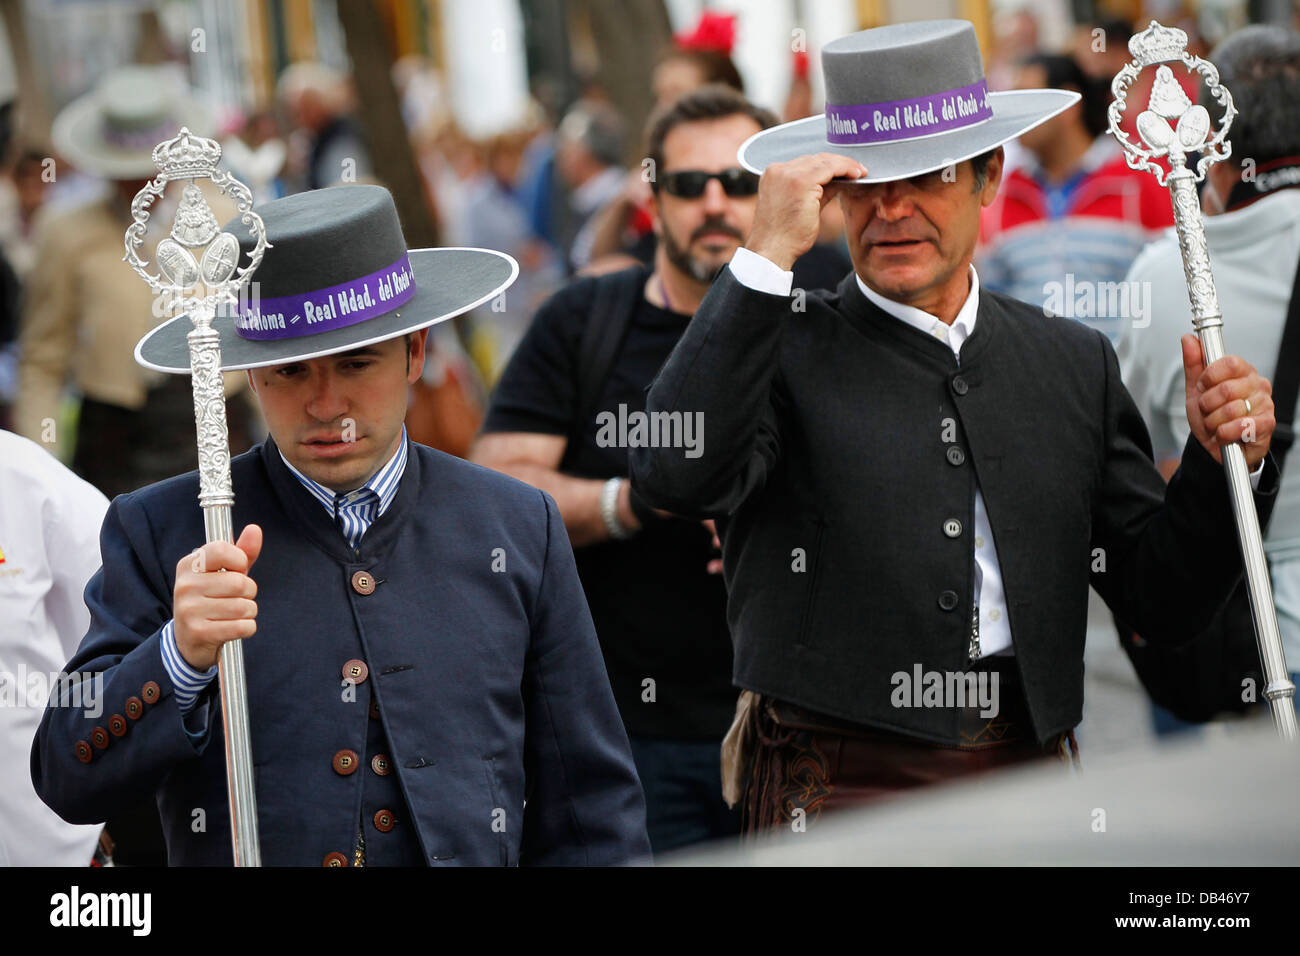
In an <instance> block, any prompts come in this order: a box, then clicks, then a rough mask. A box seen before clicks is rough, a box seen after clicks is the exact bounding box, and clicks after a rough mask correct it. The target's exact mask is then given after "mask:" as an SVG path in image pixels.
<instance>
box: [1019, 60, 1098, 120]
mask: <svg viewBox="0 0 1300 956" xmlns="http://www.w3.org/2000/svg"><path fill="white" fill-rule="evenodd" d="M1020 66H1022V67H1024V66H1040V67H1042V68H1043V72H1044V73H1045V74H1046V75H1047V76H1046V83H1047V86H1049V87H1050V88H1052V89H1054V90H1061V89H1072V90H1077V91H1078V92H1079V93H1080V94H1081V95H1082V96H1083V103H1082V105H1083V125H1084V128H1086V129H1087V130H1088V135H1089V136H1091V137H1093V138H1094V139H1095V138H1097V137H1098V136H1100V135H1101V134H1102V133H1104V132H1106V126H1107V119H1106V109H1107V107H1109V106H1110V94H1109V92H1108V90H1107V88H1106V87H1105V85H1104V84H1103V83H1102V82H1101V81H1098V80H1094V79H1092V78H1091V77H1090V76H1088V74H1087V73H1084V72H1083V70H1082V68H1081V67H1080V66H1079V64H1078V63H1077V62H1076V61H1075V59H1074V58H1073V57H1069V56H1061V55H1059V54H1055V53H1035V54H1033V55H1032V56H1027V57H1025V58H1024V59H1023V60H1021V61H1020Z"/></svg>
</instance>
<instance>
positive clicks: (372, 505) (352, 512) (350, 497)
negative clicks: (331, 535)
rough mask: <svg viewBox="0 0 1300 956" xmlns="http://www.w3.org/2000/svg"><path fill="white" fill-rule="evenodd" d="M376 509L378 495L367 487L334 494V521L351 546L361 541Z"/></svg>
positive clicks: (372, 521) (377, 507)
mask: <svg viewBox="0 0 1300 956" xmlns="http://www.w3.org/2000/svg"><path fill="white" fill-rule="evenodd" d="M378 510H379V496H378V495H377V494H375V493H374V492H373V491H371V490H370V489H369V488H358V489H356V490H355V491H349V492H347V493H345V494H335V495H334V523H335V524H336V525H338V528H339V530H340V531H342V532H343V537H345V538H347V539H348V544H349V545H351V546H352V547H353V548H355V547H356V546H357V545H358V544H360V543H361V536H362V535H364V534H365V533H366V530H367V529H368V528H369V527H370V525H371V524H372V523H374V520H375V514H376V512H378Z"/></svg>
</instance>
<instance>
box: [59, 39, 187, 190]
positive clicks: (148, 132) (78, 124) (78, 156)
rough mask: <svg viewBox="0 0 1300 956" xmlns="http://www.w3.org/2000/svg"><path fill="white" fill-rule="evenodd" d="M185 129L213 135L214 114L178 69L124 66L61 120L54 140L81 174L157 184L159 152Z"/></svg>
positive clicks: (171, 66)
mask: <svg viewBox="0 0 1300 956" xmlns="http://www.w3.org/2000/svg"><path fill="white" fill-rule="evenodd" d="M182 126H185V127H187V128H189V129H191V130H193V131H194V132H195V133H198V134H200V135H205V136H206V135H208V134H209V133H211V132H213V129H212V127H213V121H212V111H211V110H209V109H208V108H207V107H206V106H205V105H204V104H203V103H202V102H200V101H199V100H197V99H196V98H195V97H194V96H193V94H192V93H191V91H190V89H189V85H188V84H187V83H186V82H185V77H184V74H183V73H182V72H181V70H180V68H179V67H177V66H176V65H175V64H161V65H154V66H146V65H133V66H124V67H121V68H119V69H116V70H113V71H112V72H110V73H107V74H105V76H104V77H103V79H101V80H100V82H99V83H98V84H97V85H96V87H95V89H93V90H92V91H91V92H89V93H87V94H85V95H84V96H81V97H79V98H77V99H75V100H73V101H72V102H71V103H69V104H68V105H67V106H65V107H64V108H63V109H62V110H61V111H60V112H59V115H58V116H56V117H55V119H54V124H53V125H52V126H51V127H50V138H51V140H53V143H54V148H55V149H56V150H57V151H58V152H59V154H60V155H61V156H62V157H63V158H64V159H66V160H67V161H68V162H69V163H72V164H73V165H74V166H76V167H77V168H78V169H80V170H82V171H84V172H88V173H93V174H95V175H98V176H103V177H105V178H107V179H120V180H131V179H151V178H152V177H153V176H154V175H155V174H156V173H157V170H156V169H155V168H154V164H153V148H154V145H155V144H156V143H158V142H159V141H160V140H164V139H168V138H169V137H171V136H172V135H174V134H175V132H176V130H177V129H179V128H180V127H182Z"/></svg>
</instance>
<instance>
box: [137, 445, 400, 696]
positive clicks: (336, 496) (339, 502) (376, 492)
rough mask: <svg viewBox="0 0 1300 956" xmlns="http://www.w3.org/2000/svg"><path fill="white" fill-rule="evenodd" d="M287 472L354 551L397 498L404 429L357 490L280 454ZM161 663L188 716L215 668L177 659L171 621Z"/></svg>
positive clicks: (165, 636) (215, 672)
mask: <svg viewBox="0 0 1300 956" xmlns="http://www.w3.org/2000/svg"><path fill="white" fill-rule="evenodd" d="M280 459H281V460H282V461H283V462H284V464H285V467H287V468H288V469H289V472H290V473H291V474H292V475H293V476H294V477H295V478H297V479H298V481H299V482H300V483H301V484H302V486H303V487H304V488H306V489H307V492H308V494H310V495H311V496H312V497H313V498H315V499H316V500H317V501H319V502H320V503H321V507H323V508H324V509H325V510H326V512H328V513H329V516H330V517H331V518H333V519H334V523H335V525H336V526H337V527H338V529H339V532H340V533H341V534H342V535H343V537H344V538H346V539H347V542H348V544H349V546H351V547H353V548H355V547H356V546H357V545H358V544H360V543H361V539H362V537H363V536H364V535H365V533H366V531H367V530H369V528H370V526H371V525H372V524H374V523H375V521H376V520H377V519H378V518H379V516H380V515H382V514H383V513H384V512H385V511H387V510H388V506H389V505H391V504H392V503H393V498H394V497H395V496H396V495H397V487H398V485H399V484H400V483H401V480H402V474H403V472H405V471H406V426H405V425H403V426H402V440H401V441H400V442H398V444H397V451H396V452H394V453H393V457H392V458H390V459H388V462H387V463H386V464H385V465H384V466H383V467H382V468H380V469H379V470H378V471H376V472H375V473H374V474H373V475H371V476H370V478H369V479H367V480H366V483H365V484H363V485H362V486H361V487H360V488H356V489H354V490H352V491H344V492H334V491H331V490H330V489H329V488H326V487H325V486H324V485H322V484H320V483H319V482H317V481H313V480H312V479H310V478H308V477H307V476H306V475H304V474H303V473H302V472H301V471H299V470H298V469H297V468H295V467H294V466H293V465H291V464H290V463H289V459H287V458H285V457H284V452H281V453H280ZM162 660H163V667H164V668H166V670H167V676H169V677H170V678H171V679H172V684H173V685H175V688H176V704H177V706H178V707H179V708H180V712H181V713H182V714H188V713H189V712H190V711H191V710H192V709H193V708H194V701H195V700H196V699H197V698H198V696H199V694H200V693H201V692H202V690H203V688H205V687H207V686H208V684H210V683H211V682H212V679H213V678H214V677H216V676H217V665H215V664H214V665H213V666H212V667H210V668H208V669H207V670H206V671H199V670H195V669H194V668H193V667H191V666H190V665H189V664H188V663H186V661H185V658H184V657H182V656H181V652H180V649H179V648H177V646H176V631H175V622H174V621H168V622H167V623H166V624H165V625H163V630H162Z"/></svg>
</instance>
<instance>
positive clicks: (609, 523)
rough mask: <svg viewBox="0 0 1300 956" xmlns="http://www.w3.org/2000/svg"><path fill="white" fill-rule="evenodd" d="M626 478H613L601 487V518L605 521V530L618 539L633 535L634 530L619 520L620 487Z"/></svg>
mask: <svg viewBox="0 0 1300 956" xmlns="http://www.w3.org/2000/svg"><path fill="white" fill-rule="evenodd" d="M625 480H626V479H624V478H611V479H609V481H607V482H605V486H604V487H603V488H601V489H600V518H601V520H602V521H604V522H605V530H606V531H608V532H609V536H610V537H611V538H613V539H615V540H616V541H622V540H623V539H625V538H630V537H632V531H631V529H629V528H626V527H624V526H623V523H622V522H621V521H619V520H618V489H619V485H621V484H622V483H623V482H624V481H625Z"/></svg>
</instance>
